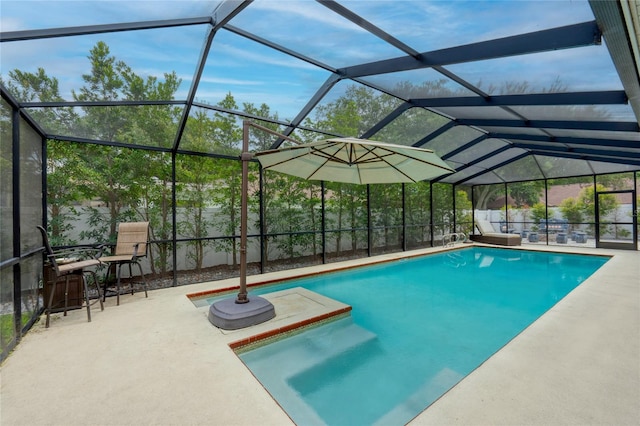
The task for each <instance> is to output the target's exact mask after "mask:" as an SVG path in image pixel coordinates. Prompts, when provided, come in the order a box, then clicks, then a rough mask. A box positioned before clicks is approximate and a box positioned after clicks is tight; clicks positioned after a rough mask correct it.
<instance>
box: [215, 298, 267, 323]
mask: <svg viewBox="0 0 640 426" xmlns="http://www.w3.org/2000/svg"><path fill="white" fill-rule="evenodd" d="M275 316H276V310H275V308H274V307H273V305H272V304H271V302H269V301H268V300H266V299H263V298H262V297H259V296H251V297H249V302H247V303H236V299H235V297H232V298H229V299H224V300H220V301H218V302H215V303H213V304H212V305H211V307H210V308H209V322H211V324H213V325H215V326H216V327H218V328H221V329H223V330H238V329H240V328H245V327H251V326H252V325H256V324H260V323H263V322H265V321H269V320H270V319H271V318H274V317H275Z"/></svg>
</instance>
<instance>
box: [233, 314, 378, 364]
mask: <svg viewBox="0 0 640 426" xmlns="http://www.w3.org/2000/svg"><path fill="white" fill-rule="evenodd" d="M375 339H377V336H376V334H374V333H372V332H371V331H369V330H366V329H364V328H362V327H360V326H358V325H356V324H355V323H354V322H353V320H352V319H351V317H349V318H344V319H341V320H338V321H335V322H333V323H330V324H328V325H326V326H321V327H318V328H315V329H311V330H309V331H306V332H305V333H304V338H302V339H300V338H298V339H296V343H294V344H290V343H286V341H280V342H275V343H272V344H270V345H268V347H266V348H262V353H261V355H260V357H259V358H257V359H253V357H252V355H251V351H250V352H247V353H245V354H242V355H240V358H242V359H243V360H248V359H250V362H251V368H252V369H263V368H264V369H265V371H269V370H273V366H274V365H281V366H286V369H287V376H288V377H291V376H295V375H297V374H299V373H301V372H303V371H305V370H308V369H310V368H312V367H314V366H315V365H317V364H321V363H325V362H327V361H328V360H330V359H332V358H334V357H336V356H340V355H342V354H343V353H345V352H348V351H353V350H355V348H357V347H358V346H361V345H363V344H365V343H367V342H371V341H374V340H375ZM285 345H286V346H287V348H286V350H283V349H282V348H283V346H285Z"/></svg>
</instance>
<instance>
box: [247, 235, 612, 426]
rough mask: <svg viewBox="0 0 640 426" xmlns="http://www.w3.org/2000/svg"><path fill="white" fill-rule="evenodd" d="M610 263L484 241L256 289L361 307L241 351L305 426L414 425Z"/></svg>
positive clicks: (267, 384) (287, 410)
mask: <svg viewBox="0 0 640 426" xmlns="http://www.w3.org/2000/svg"><path fill="white" fill-rule="evenodd" d="M607 260H608V258H603V257H598V256H580V255H567V254H557V253H542V252H530V251H522V250H507V249H492V248H478V247H474V248H467V249H462V250H456V251H450V252H445V253H440V254H434V255H429V256H425V257H420V258H413V259H407V260H402V261H395V262H391V263H386V264H380V265H375V266H371V267H367V268H357V269H352V270H347V271H342V272H337V273H330V274H324V275H319V276H313V277H308V278H304V279H299V280H294V281H291V282H286V283H285V284H281V285H277V286H268V287H265V288H258V289H254V290H252V293H254V294H260V293H265V292H271V291H276V290H281V289H284V288H289V287H297V286H300V287H305V288H308V289H309V290H312V291H315V292H317V293H320V294H323V295H325V296H328V297H331V298H333V299H337V300H339V301H342V302H344V303H348V304H350V305H352V307H353V310H352V313H351V318H346V319H341V320H339V321H335V322H333V323H330V324H327V325H323V326H321V327H317V328H315V329H311V330H308V331H305V332H303V333H301V334H298V335H295V336H292V337H289V338H285V339H282V340H279V341H276V342H274V343H271V344H268V345H265V346H262V347H259V348H256V349H253V350H250V351H248V352H245V353H241V354H240V355H239V356H240V358H241V359H242V360H243V362H244V363H245V364H246V365H247V366H248V367H249V368H250V369H251V371H252V372H253V374H254V375H255V376H256V377H257V378H258V380H260V382H261V383H262V384H263V385H264V387H265V388H266V389H267V390H268V391H269V392H270V393H271V395H272V396H273V397H274V398H275V399H276V400H277V401H278V403H279V404H280V405H281V406H282V407H283V408H284V410H285V411H286V412H287V413H288V414H289V416H290V417H291V418H292V419H293V420H294V421H295V422H296V423H297V424H300V425H310V424H329V425H364V424H384V425H395V424H397V425H401V424H405V423H407V422H409V421H410V420H411V419H412V418H413V417H415V416H416V415H418V414H419V413H420V412H421V411H423V410H424V409H425V408H426V407H428V406H429V405H430V404H431V403H433V402H434V401H435V400H436V399H437V398H439V397H440V396H441V395H442V394H443V393H445V392H446V391H447V390H448V389H450V388H451V387H453V386H454V385H455V384H456V383H458V382H459V381H460V380H461V379H462V378H463V377H464V376H466V375H467V374H469V373H470V372H471V371H473V370H474V369H475V368H476V367H478V366H479V365H480V364H481V363H482V362H484V361H485V360H486V359H487V358H488V357H490V356H491V355H492V354H493V353H495V352H496V351H497V350H498V349H500V348H501V347H502V346H504V345H505V344H506V343H508V342H509V340H511V339H512V338H513V337H514V336H516V335H517V334H518V333H520V332H521V331H522V330H523V329H524V328H526V327H527V326H528V325H529V324H531V323H532V322H533V321H535V320H536V319H537V318H538V317H539V316H540V315H542V314H543V313H544V312H545V311H547V310H548V309H549V308H550V307H552V306H553V305H554V304H555V303H557V302H558V301H559V300H560V299H561V298H562V297H564V296H565V295H566V294H567V293H569V292H570V291H571V290H572V289H574V288H575V287H576V286H577V285H579V284H580V283H581V282H582V281H584V280H585V279H586V278H587V277H588V276H589V275H591V274H592V273H593V272H594V271H595V270H597V269H598V268H599V267H600V266H602V265H603V264H604V263H605V262H606V261H607Z"/></svg>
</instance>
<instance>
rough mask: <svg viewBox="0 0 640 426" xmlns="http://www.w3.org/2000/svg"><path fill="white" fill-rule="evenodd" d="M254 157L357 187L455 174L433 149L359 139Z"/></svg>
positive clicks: (283, 169)
mask: <svg viewBox="0 0 640 426" xmlns="http://www.w3.org/2000/svg"><path fill="white" fill-rule="evenodd" d="M254 156H255V157H256V158H257V159H258V160H259V161H260V164H261V165H262V167H263V168H264V169H266V170H275V171H278V172H282V173H286V174H289V175H293V176H298V177H301V178H303V179H309V180H324V181H332V182H344V183H356V184H368V183H402V182H419V181H423V180H429V179H433V178H435V177H438V176H441V175H444V174H448V173H453V172H454V171H455V170H453V169H452V168H451V167H449V165H447V163H445V162H444V161H443V160H442V159H441V158H440V157H438V156H437V155H436V154H435V153H434V152H433V151H431V150H429V149H422V148H415V147H411V146H403V145H392V144H388V143H383V142H376V141H370V140H366V139H357V138H333V139H325V140H322V141H317V142H312V143H307V144H302V145H297V146H291V147H286V148H281V149H272V150H268V151H262V152H258V153H256V154H255V155H254Z"/></svg>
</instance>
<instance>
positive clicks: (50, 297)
mask: <svg viewBox="0 0 640 426" xmlns="http://www.w3.org/2000/svg"><path fill="white" fill-rule="evenodd" d="M56 284H58V278H57V277H56V279H55V280H53V284H52V286H51V294H49V305H48V306H47V321H46V322H45V323H44V327H45V328H49V322H50V318H51V308H52V307H53V295H54V294H55V293H56Z"/></svg>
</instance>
